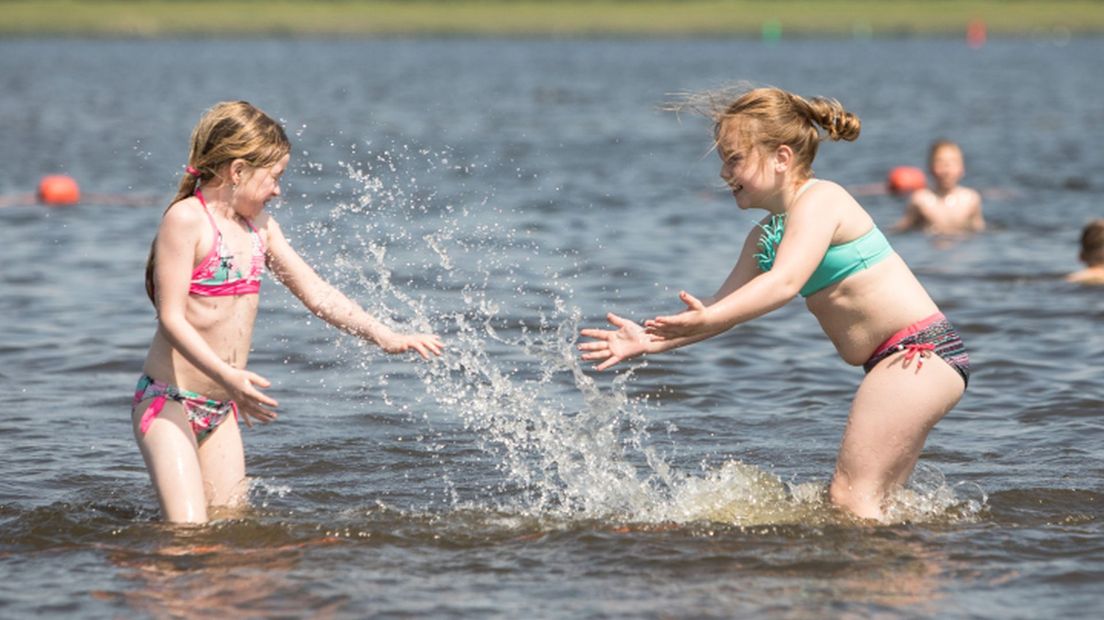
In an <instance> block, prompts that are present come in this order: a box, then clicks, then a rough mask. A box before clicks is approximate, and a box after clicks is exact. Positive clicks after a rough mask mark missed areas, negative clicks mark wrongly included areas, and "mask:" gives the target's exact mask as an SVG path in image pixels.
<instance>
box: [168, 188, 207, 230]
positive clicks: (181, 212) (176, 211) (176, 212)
mask: <svg viewBox="0 0 1104 620" xmlns="http://www.w3.org/2000/svg"><path fill="white" fill-rule="evenodd" d="M207 221H208V219H207V212H206V209H204V207H203V203H201V202H200V201H199V199H198V198H196V197H195V196H189V197H188V198H185V199H183V200H179V201H177V202H174V203H172V204H171V205H169V208H168V209H165V215H164V216H163V217H162V218H161V227H162V228H170V229H171V228H175V227H193V226H199V225H200V224H204V225H206V224H207Z"/></svg>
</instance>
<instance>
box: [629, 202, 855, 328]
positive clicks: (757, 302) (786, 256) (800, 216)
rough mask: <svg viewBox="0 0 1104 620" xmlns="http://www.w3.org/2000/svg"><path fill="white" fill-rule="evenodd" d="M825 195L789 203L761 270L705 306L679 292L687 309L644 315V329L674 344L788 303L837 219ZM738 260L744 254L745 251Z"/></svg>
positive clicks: (813, 265)
mask: <svg viewBox="0 0 1104 620" xmlns="http://www.w3.org/2000/svg"><path fill="white" fill-rule="evenodd" d="M814 191H819V192H822V193H823V192H833V191H837V190H835V188H832V187H826V188H824V189H822V190H818V189H813V190H810V192H809V193H810V194H812V193H813V192H814ZM838 191H843V190H842V189H839V190H838ZM826 198H828V199H827V200H816V201H814V200H809V199H806V200H803V201H801V202H799V203H798V204H796V205H794V207H793V208H792V209H790V211H789V213H788V215H787V218H786V234H785V235H784V236H783V238H782V241H781V243H780V244H779V245H778V248H777V252H776V255H775V259H774V265H773V267H772V268H771V270H770V271H767V272H764V273H759V274H758V275H756V276H754V277H752V278H751V279H749V280H748V281H747V282H745V283H744V284H743V285H741V286H740V287H739V288H736V289H735V290H733V291H731V292H729V293H728V294H727V295H725V296H724V297H723V298H721V299H718V300H716V301H714V302H713V303H712V304H711V305H708V306H707V305H705V304H704V303H702V302H701V301H699V300H698V299H696V298H695V297H694V296H693V295H690V294H689V293H686V292H685V291H683V292H681V293H679V298H680V299H681V300H682V302H683V303H684V304H686V310H684V311H683V312H681V313H679V314H675V315H669V316H659V317H656V318H654V319H652V320H650V321H645V322H644V326H645V328H646V331H647V333H648V334H649V335H651V336H652V338H653V339H654V340H657V341H659V343H670V346H669V347H668V348H674V347H677V346H683V345H684V344H689V343H691V342H697V341H699V340H704V339H706V338H709V337H711V336H715V335H717V334H719V333H722V332H724V331H727V330H729V329H731V328H732V327H734V326H736V325H738V324H740V323H743V322H745V321H749V320H751V319H754V318H756V317H758V316H762V315H764V314H767V313H768V312H771V311H772V310H775V309H777V308H780V307H782V306H784V305H786V303H788V302H789V301H790V300H791V299H793V298H794V297H795V296H796V295H797V294H798V292H799V291H800V290H801V287H802V286H804V285H805V282H807V281H808V280H809V278H810V277H811V276H812V274H813V271H814V270H815V269H816V267H817V265H818V264H820V261H821V260H822V259H823V258H824V254H825V252H827V250H828V246H829V245H830V244H831V242H832V236H833V235H834V234H835V230H836V228H837V227H838V225H839V222H840V216H839V214H838V210H837V209H834V208H833V206H834V204H833V200H832V198H834V197H833V196H832V195H831V194H829V195H828V196H826ZM753 234H757V231H753ZM746 251H747V244H745V252H746ZM741 260H745V257H744V256H743V255H742V256H741Z"/></svg>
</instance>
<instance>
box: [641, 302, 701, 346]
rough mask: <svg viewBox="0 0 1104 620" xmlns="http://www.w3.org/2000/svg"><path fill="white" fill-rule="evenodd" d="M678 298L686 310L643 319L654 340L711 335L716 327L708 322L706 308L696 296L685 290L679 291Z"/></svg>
mask: <svg viewBox="0 0 1104 620" xmlns="http://www.w3.org/2000/svg"><path fill="white" fill-rule="evenodd" d="M679 299H681V300H682V303H684V304H686V311H685V312H681V313H679V314H676V315H674V316H657V317H656V318H654V319H652V320H650V321H645V322H644V327H645V328H646V331H647V333H648V334H649V335H651V336H652V337H653V338H655V339H656V340H670V339H673V338H698V337H701V336H707V335H712V334H713V333H714V332H716V331H717V330H716V327H715V326H714V325H712V324H711V323H710V317H709V314H708V309H707V308H706V306H705V304H703V303H702V302H701V300H699V299H698V298H697V297H694V296H693V295H691V294H690V293H687V292H686V291H681V292H680V293H679Z"/></svg>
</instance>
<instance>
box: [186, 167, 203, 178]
mask: <svg viewBox="0 0 1104 620" xmlns="http://www.w3.org/2000/svg"><path fill="white" fill-rule="evenodd" d="M184 172H187V173H188V174H190V175H192V176H193V177H195V178H197V179H198V178H199V177H201V176H203V175H201V174H200V173H199V170H196V169H195V168H193V167H191V166H184Z"/></svg>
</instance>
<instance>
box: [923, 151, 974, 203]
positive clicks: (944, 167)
mask: <svg viewBox="0 0 1104 620" xmlns="http://www.w3.org/2000/svg"><path fill="white" fill-rule="evenodd" d="M928 169H929V170H930V171H931V173H932V177H933V178H934V179H935V186H936V189H937V190H939V191H940V192H943V193H945V192H949V191H950V190H952V189H954V188H955V187H958V182H959V181H961V180H962V177H963V176H965V175H966V164H965V161H964V159H963V157H962V149H961V148H959V146H958V145H957V144H955V143H954V142H952V141H950V140H936V141H935V142H933V143H932V145H931V149H930V150H929V151H928Z"/></svg>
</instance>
